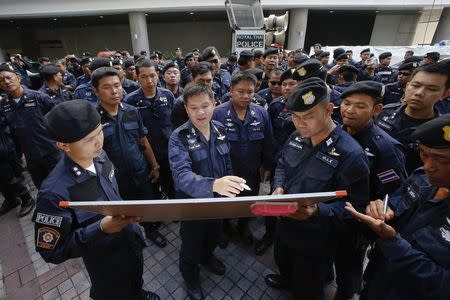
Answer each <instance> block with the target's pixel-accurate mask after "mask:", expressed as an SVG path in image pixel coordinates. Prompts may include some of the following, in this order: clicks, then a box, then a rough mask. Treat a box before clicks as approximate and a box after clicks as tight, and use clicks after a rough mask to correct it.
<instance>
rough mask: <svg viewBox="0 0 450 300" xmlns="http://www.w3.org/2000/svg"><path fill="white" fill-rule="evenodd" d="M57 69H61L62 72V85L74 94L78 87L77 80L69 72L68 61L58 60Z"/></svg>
mask: <svg viewBox="0 0 450 300" xmlns="http://www.w3.org/2000/svg"><path fill="white" fill-rule="evenodd" d="M56 67H57V68H58V69H59V72H61V75H62V83H63V85H64V87H65V88H66V90H68V91H69V92H73V91H74V90H75V88H76V87H77V79H76V78H75V76H73V74H72V73H70V72H68V71H67V64H66V59H64V58H62V59H58V61H56Z"/></svg>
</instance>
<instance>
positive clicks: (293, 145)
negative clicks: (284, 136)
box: [288, 141, 303, 150]
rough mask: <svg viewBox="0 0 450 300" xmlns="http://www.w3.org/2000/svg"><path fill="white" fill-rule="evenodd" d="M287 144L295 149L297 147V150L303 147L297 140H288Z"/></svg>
mask: <svg viewBox="0 0 450 300" xmlns="http://www.w3.org/2000/svg"><path fill="white" fill-rule="evenodd" d="M288 145H289V146H291V147H293V148H295V149H298V150H302V149H303V145H302V144H300V143H298V142H296V141H289V144H288Z"/></svg>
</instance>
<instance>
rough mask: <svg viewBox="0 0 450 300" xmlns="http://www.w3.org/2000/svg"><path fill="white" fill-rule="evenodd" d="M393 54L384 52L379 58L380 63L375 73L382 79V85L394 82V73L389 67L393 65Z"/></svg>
mask: <svg viewBox="0 0 450 300" xmlns="http://www.w3.org/2000/svg"><path fill="white" fill-rule="evenodd" d="M391 58H392V53H391V52H383V53H381V54H380V55H379V56H378V59H379V61H380V63H379V65H378V67H377V69H376V70H375V73H376V74H378V75H379V76H380V77H381V83H383V84H388V83H390V82H392V81H393V80H392V74H393V73H394V71H393V70H392V68H391V67H390V66H389V65H390V64H391Z"/></svg>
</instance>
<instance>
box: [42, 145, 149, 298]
mask: <svg viewBox="0 0 450 300" xmlns="http://www.w3.org/2000/svg"><path fill="white" fill-rule="evenodd" d="M94 165H95V170H96V174H94V173H92V172H90V171H87V170H85V169H83V168H82V167H80V166H79V165H77V164H76V163H74V162H73V161H72V160H71V159H69V158H68V157H67V156H66V157H65V158H64V159H62V160H61V161H60V162H59V163H58V164H57V166H56V167H55V169H54V170H53V171H52V173H51V174H50V175H49V176H48V177H47V179H46V180H45V181H44V183H43V184H42V187H41V189H40V191H39V194H38V199H37V205H36V211H35V215H34V218H33V219H34V221H35V232H36V233H35V242H36V251H38V252H39V253H40V254H41V256H42V257H43V258H44V260H45V261H46V262H51V263H54V264H59V263H62V262H64V261H66V260H68V259H71V258H76V257H82V258H83V261H84V264H85V265H86V269H87V271H88V273H89V277H90V278H91V282H92V287H91V290H90V296H91V297H92V298H94V299H140V293H141V289H142V272H143V257H142V248H143V247H144V245H145V244H144V239H143V236H142V233H141V230H140V229H139V226H137V225H136V224H132V225H128V226H127V227H125V228H123V229H122V230H121V231H120V232H118V233H113V234H105V233H103V232H102V230H101V229H100V220H101V219H102V218H103V217H104V216H103V215H99V214H96V213H91V212H87V211H84V210H78V209H72V208H63V207H60V206H59V205H58V203H59V201H67V200H70V201H111V200H121V197H120V195H119V190H118V187H117V183H116V180H115V176H114V166H113V164H112V163H111V162H110V161H109V159H108V157H107V156H106V154H105V153H104V152H103V153H102V154H101V155H100V156H99V157H97V158H95V159H94Z"/></svg>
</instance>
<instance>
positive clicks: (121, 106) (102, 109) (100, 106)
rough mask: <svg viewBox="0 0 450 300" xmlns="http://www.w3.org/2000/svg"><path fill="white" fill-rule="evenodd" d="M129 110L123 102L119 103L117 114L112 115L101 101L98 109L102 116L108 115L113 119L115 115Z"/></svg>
mask: <svg viewBox="0 0 450 300" xmlns="http://www.w3.org/2000/svg"><path fill="white" fill-rule="evenodd" d="M125 110H127V109H126V107H125V106H124V105H123V103H122V102H120V103H119V109H118V110H117V115H116V116H111V115H110V114H109V113H108V112H107V111H106V110H105V109H104V108H103V106H102V105H101V104H100V102H98V103H97V111H98V113H99V114H100V116H101V117H108V118H110V119H113V118H115V117H118V116H119V114H121V113H122V112H123V111H125Z"/></svg>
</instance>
